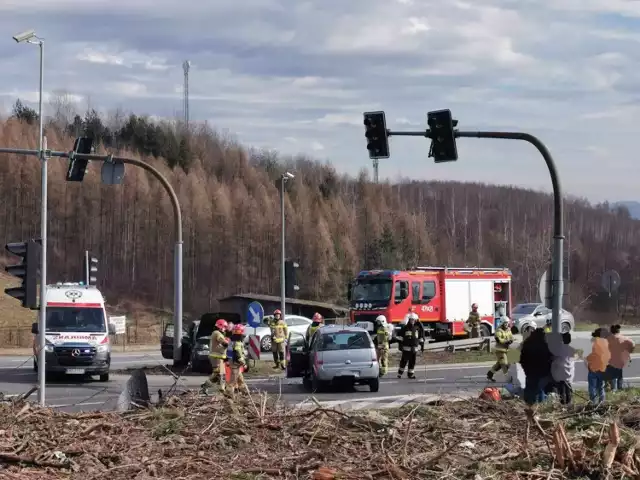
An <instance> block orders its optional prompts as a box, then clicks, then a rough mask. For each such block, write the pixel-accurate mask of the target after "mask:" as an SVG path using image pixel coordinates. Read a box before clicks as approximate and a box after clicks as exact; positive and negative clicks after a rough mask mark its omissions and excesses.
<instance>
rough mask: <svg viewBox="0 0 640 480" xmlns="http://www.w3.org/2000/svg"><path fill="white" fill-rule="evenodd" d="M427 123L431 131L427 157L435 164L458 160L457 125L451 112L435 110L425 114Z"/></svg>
mask: <svg viewBox="0 0 640 480" xmlns="http://www.w3.org/2000/svg"><path fill="white" fill-rule="evenodd" d="M427 123H428V124H429V130H430V131H431V133H430V136H431V148H430V150H429V156H430V157H433V160H434V161H435V163H441V162H455V161H456V160H458V149H457V148H456V136H455V135H456V134H455V131H454V128H455V126H456V125H457V124H458V121H457V120H454V119H453V117H452V116H451V110H449V109H446V110H437V111H434V112H429V113H428V114H427Z"/></svg>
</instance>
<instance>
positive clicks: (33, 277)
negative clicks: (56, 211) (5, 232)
mask: <svg viewBox="0 0 640 480" xmlns="http://www.w3.org/2000/svg"><path fill="white" fill-rule="evenodd" d="M4 248H5V249H6V250H7V251H8V252H9V253H10V254H12V255H17V256H18V257H22V263H20V264H19V265H9V266H8V267H5V271H6V272H7V273H8V274H9V275H12V276H14V277H18V278H19V279H21V280H22V285H20V286H19V287H13V288H5V289H4V293H6V294H7V295H9V296H11V297H13V298H17V299H18V300H20V302H21V303H22V306H23V307H25V308H31V309H36V308H38V272H39V271H40V252H41V251H42V242H41V240H40V239H38V240H29V241H28V242H18V243H7V244H6V245H5V246H4Z"/></svg>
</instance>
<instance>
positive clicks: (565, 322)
mask: <svg viewBox="0 0 640 480" xmlns="http://www.w3.org/2000/svg"><path fill="white" fill-rule="evenodd" d="M548 319H551V309H550V308H547V307H546V306H545V305H544V304H543V303H520V304H518V305H516V306H515V308H514V309H513V311H512V312H511V320H512V321H513V327H514V329H515V330H516V331H517V333H524V332H527V331H530V330H535V329H536V328H537V327H544V326H545V325H546V323H547V320H548ZM560 325H561V331H562V332H571V331H572V330H573V329H574V328H575V321H574V319H573V315H572V314H571V312H569V311H567V310H565V309H564V308H563V309H561V324H560Z"/></svg>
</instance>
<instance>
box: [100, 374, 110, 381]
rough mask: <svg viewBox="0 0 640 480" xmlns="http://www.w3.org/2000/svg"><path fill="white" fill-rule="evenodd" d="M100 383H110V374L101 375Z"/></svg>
mask: <svg viewBox="0 0 640 480" xmlns="http://www.w3.org/2000/svg"><path fill="white" fill-rule="evenodd" d="M100 381H101V382H108V381H109V372H107V373H103V374H102V375H100Z"/></svg>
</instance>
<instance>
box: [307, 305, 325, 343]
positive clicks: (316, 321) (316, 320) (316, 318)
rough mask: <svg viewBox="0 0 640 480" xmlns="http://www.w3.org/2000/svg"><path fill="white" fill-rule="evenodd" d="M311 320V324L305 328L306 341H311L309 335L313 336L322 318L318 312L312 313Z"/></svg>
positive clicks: (322, 320) (320, 324)
mask: <svg viewBox="0 0 640 480" xmlns="http://www.w3.org/2000/svg"><path fill="white" fill-rule="evenodd" d="M311 320H312V322H311V325H309V328H307V342H311V337H313V334H314V333H316V330H318V329H319V328H320V327H321V326H322V323H323V322H324V318H322V315H320V314H319V313H318V312H316V313H314V314H313V318H312V319H311Z"/></svg>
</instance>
